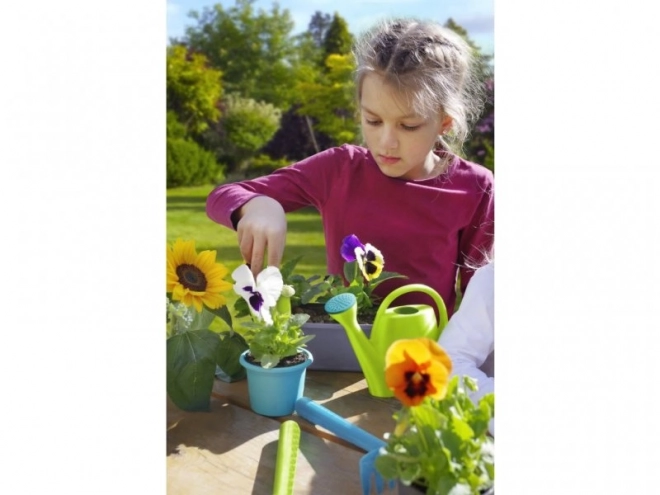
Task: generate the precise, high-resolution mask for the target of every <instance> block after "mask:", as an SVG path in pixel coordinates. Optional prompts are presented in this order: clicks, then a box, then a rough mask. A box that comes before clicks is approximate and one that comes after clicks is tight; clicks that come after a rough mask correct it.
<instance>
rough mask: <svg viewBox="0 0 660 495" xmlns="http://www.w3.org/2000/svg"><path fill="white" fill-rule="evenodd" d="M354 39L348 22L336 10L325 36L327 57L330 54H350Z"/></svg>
mask: <svg viewBox="0 0 660 495" xmlns="http://www.w3.org/2000/svg"><path fill="white" fill-rule="evenodd" d="M353 41H354V40H353V35H351V33H350V32H349V31H348V23H347V22H346V20H345V19H344V18H343V17H341V16H340V15H339V14H337V13H336V12H335V15H334V16H333V17H332V22H330V25H329V26H328V29H327V31H326V32H325V36H324V38H323V54H324V56H325V58H326V59H327V57H328V56H330V55H350V54H351V48H352V46H353Z"/></svg>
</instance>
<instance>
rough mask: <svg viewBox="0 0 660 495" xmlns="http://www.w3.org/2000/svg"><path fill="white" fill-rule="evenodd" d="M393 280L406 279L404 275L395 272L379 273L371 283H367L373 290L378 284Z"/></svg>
mask: <svg viewBox="0 0 660 495" xmlns="http://www.w3.org/2000/svg"><path fill="white" fill-rule="evenodd" d="M393 278H408V277H406V276H405V275H401V274H400V273H396V272H385V271H383V272H381V273H380V275H378V276H377V277H376V278H374V279H372V280H371V282H369V285H370V286H371V288H372V289H373V288H374V287H376V286H377V285H378V284H380V283H381V282H384V281H385V280H390V279H393Z"/></svg>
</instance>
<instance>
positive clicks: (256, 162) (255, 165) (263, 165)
mask: <svg viewBox="0 0 660 495" xmlns="http://www.w3.org/2000/svg"><path fill="white" fill-rule="evenodd" d="M288 165H291V161H290V160H288V159H287V158H279V159H276V158H272V157H270V156H268V155H265V154H263V153H262V154H260V155H257V156H255V157H254V158H253V159H252V160H250V170H251V171H253V172H255V173H257V174H259V175H266V174H269V173H271V172H273V171H275V170H277V169H278V168H282V167H286V166H288Z"/></svg>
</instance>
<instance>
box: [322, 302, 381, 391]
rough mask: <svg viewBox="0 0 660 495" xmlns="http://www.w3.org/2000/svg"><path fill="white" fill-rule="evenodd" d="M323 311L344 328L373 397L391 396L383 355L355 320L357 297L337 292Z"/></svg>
mask: <svg viewBox="0 0 660 495" xmlns="http://www.w3.org/2000/svg"><path fill="white" fill-rule="evenodd" d="M325 311H326V312H327V313H328V314H329V315H330V316H331V317H332V319H333V320H335V321H336V322H338V323H339V324H340V325H341V326H342V327H344V330H346V335H347V336H348V340H349V342H350V343H351V347H352V348H353V351H354V352H355V356H356V357H357V360H358V362H359V363H360V367H361V368H362V371H363V373H364V377H365V378H366V380H367V385H368V387H369V393H370V394H371V395H373V396H375V397H392V396H393V395H394V394H393V392H392V391H391V390H390V389H389V388H388V387H387V384H386V383H385V355H383V354H380V353H378V352H377V351H376V349H375V348H374V346H373V345H372V343H371V342H370V341H369V339H368V338H367V336H366V335H365V333H364V332H363V331H362V328H360V325H359V324H358V321H357V299H356V298H355V296H354V295H353V294H351V293H344V294H338V295H336V296H334V297H333V298H331V299H329V300H328V302H326V303H325Z"/></svg>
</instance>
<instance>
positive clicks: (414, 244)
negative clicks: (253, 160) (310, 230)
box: [206, 145, 494, 315]
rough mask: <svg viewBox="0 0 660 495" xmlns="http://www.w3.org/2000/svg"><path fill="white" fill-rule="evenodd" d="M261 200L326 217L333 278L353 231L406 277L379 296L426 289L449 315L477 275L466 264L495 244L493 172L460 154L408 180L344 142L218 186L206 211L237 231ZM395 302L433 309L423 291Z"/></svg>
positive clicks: (340, 267) (391, 282) (379, 290)
mask: <svg viewBox="0 0 660 495" xmlns="http://www.w3.org/2000/svg"><path fill="white" fill-rule="evenodd" d="M438 153H440V152H438ZM260 195H265V196H270V197H271V198H274V199H276V200H277V201H279V202H280V203H281V204H282V207H283V208H284V210H285V211H286V212H290V211H294V210H297V209H299V208H302V207H305V206H314V207H316V209H317V210H318V211H319V212H320V214H321V217H322V219H323V229H324V232H325V241H326V257H327V270H328V273H332V274H341V273H343V264H344V260H343V258H342V257H341V255H340V246H341V243H342V240H343V239H344V237H346V236H347V235H350V234H355V235H356V236H357V237H358V238H359V239H360V241H362V242H363V243H364V244H366V243H370V244H372V245H373V246H375V247H377V248H378V249H379V250H380V251H381V252H382V254H383V257H384V259H385V270H386V271H390V272H398V273H400V274H403V275H406V276H407V277H408V278H407V279H394V280H388V281H386V282H383V283H382V284H381V285H380V286H379V287H378V288H377V289H376V292H377V293H378V294H380V295H384V294H386V293H388V292H390V291H391V290H393V289H394V288H396V287H399V286H402V285H405V284H410V283H422V284H426V285H428V286H430V287H432V288H434V289H435V290H436V291H437V292H438V293H439V294H440V295H441V296H442V298H443V300H444V302H445V304H446V306H447V312H448V314H449V315H451V314H452V313H453V310H454V303H455V301H456V293H455V290H454V287H455V280H456V275H457V270H460V273H461V287H462V290H464V289H465V287H466V285H467V283H468V281H469V280H470V277H471V276H472V273H473V270H471V269H470V268H469V267H467V266H466V264H465V263H466V261H467V262H468V263H469V264H479V263H480V262H481V260H482V259H483V253H485V252H490V250H491V247H492V243H493V232H494V199H493V174H492V173H491V172H490V171H489V170H488V169H486V168H485V167H482V166H481V165H476V164H474V163H470V162H467V161H465V160H462V159H460V158H459V157H454V158H453V161H452V162H451V165H450V166H449V168H448V170H447V171H446V172H445V173H444V174H442V175H440V176H438V177H435V178H432V179H427V180H421V181H409V180H402V179H393V178H390V177H387V176H386V175H384V174H383V173H382V172H381V171H380V170H379V169H378V166H377V164H376V162H375V161H374V159H373V157H372V156H371V153H370V152H369V151H368V150H367V149H366V148H363V147H360V146H353V145H343V146H341V147H337V148H331V149H328V150H325V151H322V152H320V153H317V154H316V155H313V156H311V157H309V158H307V159H305V160H303V161H300V162H298V163H295V164H293V165H290V166H288V167H284V168H281V169H279V170H277V171H275V172H273V173H272V174H269V175H266V176H263V177H260V178H257V179H253V180H247V181H243V182H237V183H233V184H225V185H222V186H219V187H217V188H216V189H214V190H213V191H212V192H211V193H210V194H209V196H208V199H207V202H206V212H207V214H208V216H209V218H211V220H213V221H215V222H217V223H219V224H221V225H224V226H226V227H228V228H231V229H234V225H233V224H232V221H231V216H232V213H233V212H234V211H235V210H236V209H238V208H240V207H241V206H242V205H243V204H245V203H246V202H247V201H249V200H250V199H252V198H253V197H255V196H260ZM473 266H474V265H473ZM395 304H396V305H399V304H430V305H432V306H435V304H434V303H433V300H432V299H431V298H430V297H428V296H427V295H426V294H422V293H420V292H417V293H411V294H406V295H403V296H401V297H399V298H397V299H396V301H395Z"/></svg>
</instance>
